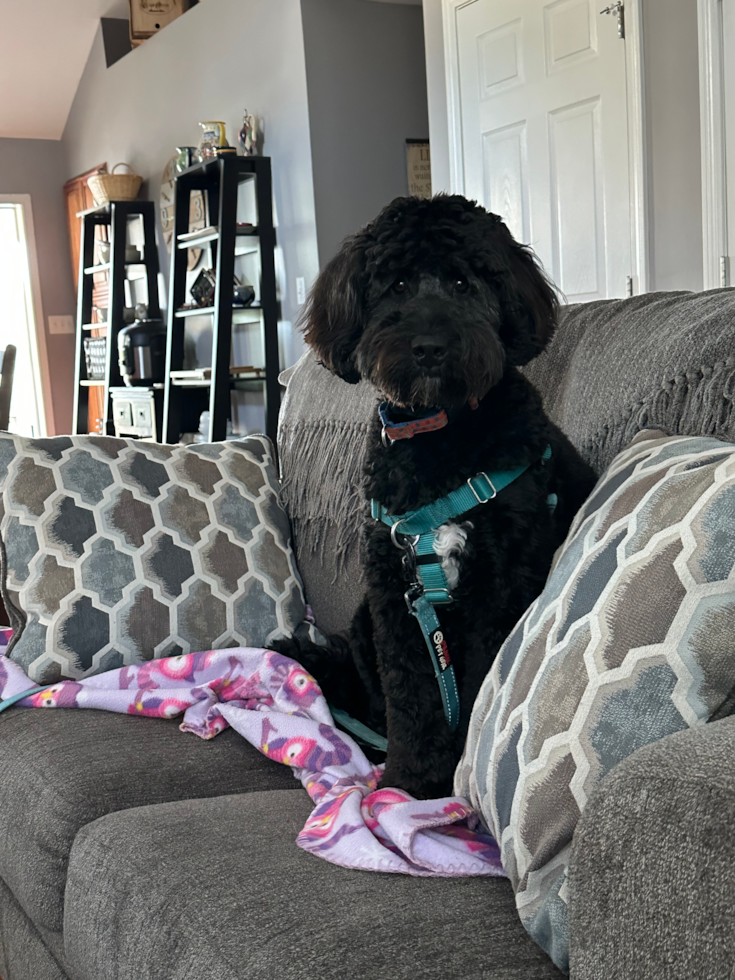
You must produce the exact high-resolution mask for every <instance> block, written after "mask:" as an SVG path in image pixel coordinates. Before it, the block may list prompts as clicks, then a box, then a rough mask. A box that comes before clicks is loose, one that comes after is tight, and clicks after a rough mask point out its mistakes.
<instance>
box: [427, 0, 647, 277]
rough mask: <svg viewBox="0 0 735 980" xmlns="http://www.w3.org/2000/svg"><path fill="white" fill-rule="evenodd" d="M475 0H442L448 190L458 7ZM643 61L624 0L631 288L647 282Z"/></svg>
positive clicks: (456, 132) (460, 185)
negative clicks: (631, 264) (447, 141)
mask: <svg viewBox="0 0 735 980" xmlns="http://www.w3.org/2000/svg"><path fill="white" fill-rule="evenodd" d="M475 2H476V0H442V21H443V26H444V58H445V65H446V83H447V116H448V124H449V126H448V128H449V183H450V193H453V194H464V158H463V152H462V106H461V102H460V87H459V48H458V37H457V11H458V10H459V9H460V7H467V6H469V4H471V3H475ZM643 71H644V62H643V9H642V0H625V77H626V100H627V105H628V154H629V180H630V206H631V243H630V244H631V259H632V263H633V291H634V292H635V293H646V292H648V290H649V288H650V259H649V252H650V249H649V241H648V176H647V173H648V157H647V145H646V144H647V140H646V109H645V84H644V73H643Z"/></svg>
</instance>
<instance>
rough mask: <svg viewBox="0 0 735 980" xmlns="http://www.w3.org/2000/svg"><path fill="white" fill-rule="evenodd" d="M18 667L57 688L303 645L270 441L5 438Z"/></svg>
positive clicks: (6, 568) (13, 647)
mask: <svg viewBox="0 0 735 980" xmlns="http://www.w3.org/2000/svg"><path fill="white" fill-rule="evenodd" d="M0 537H1V538H2V545H3V549H2V551H3V554H2V559H3V562H2V564H3V567H2V577H1V590H2V597H3V601H4V602H5V606H6V608H7V610H8V612H9V614H10V617H11V625H12V626H13V627H14V629H15V631H16V632H15V636H14V637H13V640H12V642H11V644H10V647H9V649H8V655H9V656H10V657H11V659H12V660H14V661H15V662H16V663H18V664H20V665H21V666H22V667H23V669H24V670H25V671H26V672H27V673H28V675H29V677H31V678H32V679H33V680H34V681H37V682H38V683H40V684H51V683H54V682H56V681H57V680H59V679H60V678H73V679H79V678H82V677H89V676H91V675H92V674H96V673H100V672H101V671H105V670H111V669H113V668H115V667H122V666H124V665H126V664H135V663H140V662H141V661H144V660H151V659H153V658H154V657H168V656H176V655H178V654H182V653H189V652H193V651H198V650H208V649H215V648H222V647H229V646H254V647H259V646H265V645H266V644H267V643H268V642H269V641H270V640H272V639H274V638H275V637H279V636H289V635H291V634H292V633H293V632H294V631H295V630H296V629H297V627H298V626H299V625H300V624H301V623H302V621H303V620H304V616H305V612H306V609H305V604H304V594H303V588H302V585H301V580H300V578H299V574H298V571H297V569H296V564H295V560H294V555H293V551H292V548H291V533H290V527H289V521H288V517H287V515H286V513H285V511H284V509H283V507H282V505H281V502H280V497H279V483H278V477H277V473H276V468H275V466H274V462H273V450H272V446H271V443H270V442H269V440H268V439H266V438H265V437H264V436H251V437H248V438H246V439H243V440H242V441H239V442H223V443H213V444H209V445H194V446H178V445H158V444H154V443H148V442H138V441H136V440H133V439H113V438H108V437H104V436H102V437H100V436H62V437H57V438H50V439H27V438H22V437H20V436H16V435H10V434H8V433H2V434H0Z"/></svg>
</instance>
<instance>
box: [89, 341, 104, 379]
mask: <svg viewBox="0 0 735 980" xmlns="http://www.w3.org/2000/svg"><path fill="white" fill-rule="evenodd" d="M84 360H85V362H86V365H87V381H104V380H105V369H106V364H107V337H88V338H85V340H84Z"/></svg>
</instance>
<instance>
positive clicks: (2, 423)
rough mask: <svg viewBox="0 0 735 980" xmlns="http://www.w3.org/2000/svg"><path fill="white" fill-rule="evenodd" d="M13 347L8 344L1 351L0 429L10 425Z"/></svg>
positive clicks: (13, 371) (13, 370)
mask: <svg viewBox="0 0 735 980" xmlns="http://www.w3.org/2000/svg"><path fill="white" fill-rule="evenodd" d="M15 350H16V349H15V347H14V345H13V344H8V346H7V347H6V348H5V350H4V351H3V352H2V368H0V370H2V379H0V429H2V430H5V429H7V428H8V426H9V425H10V399H11V397H12V394H13V375H14V374H15Z"/></svg>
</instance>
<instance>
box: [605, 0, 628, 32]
mask: <svg viewBox="0 0 735 980" xmlns="http://www.w3.org/2000/svg"><path fill="white" fill-rule="evenodd" d="M600 13H601V14H612V15H613V16H614V17H617V18H618V37H619V38H621V40H624V39H625V5H624V4H623V3H622V2H621V0H616V3H611V4H610V5H609V6H608V7H605V9H604V10H601V11H600Z"/></svg>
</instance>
